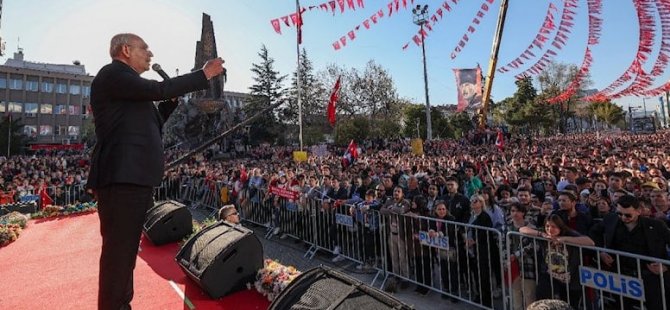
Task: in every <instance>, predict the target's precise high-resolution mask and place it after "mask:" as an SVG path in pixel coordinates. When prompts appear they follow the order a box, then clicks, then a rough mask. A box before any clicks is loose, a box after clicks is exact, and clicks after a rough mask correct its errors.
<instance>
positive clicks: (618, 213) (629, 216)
mask: <svg viewBox="0 0 670 310" xmlns="http://www.w3.org/2000/svg"><path fill="white" fill-rule="evenodd" d="M616 215H618V216H619V217H624V218H627V219H629V218H632V217H633V215H632V214H628V213H622V212H617V213H616Z"/></svg>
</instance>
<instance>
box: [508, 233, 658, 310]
mask: <svg viewBox="0 0 670 310" xmlns="http://www.w3.org/2000/svg"><path fill="white" fill-rule="evenodd" d="M507 244H509V245H516V246H510V247H508V248H507V257H514V258H515V259H514V260H515V261H516V262H518V264H517V263H515V262H512V260H511V259H508V260H506V262H505V263H506V272H507V274H508V275H510V279H511V280H512V284H511V285H510V286H509V287H510V291H511V296H512V300H511V304H512V307H511V308H512V309H525V306H527V304H528V303H530V302H532V301H533V300H536V299H544V298H558V299H562V300H564V301H567V302H568V303H570V305H571V306H572V307H573V308H574V309H622V310H623V309H626V310H628V309H647V310H667V309H668V302H669V301H670V298H669V295H670V294H669V292H670V291H668V286H669V285H670V278H669V277H670V273H669V272H668V267H669V266H670V261H668V260H663V259H659V258H655V257H649V256H642V255H636V254H631V253H626V252H621V251H616V250H611V249H606V248H598V247H590V246H581V245H575V244H568V243H559V242H557V241H555V240H548V239H545V238H542V237H538V236H529V235H524V234H521V233H517V232H509V233H508V234H507ZM515 265H516V266H515ZM529 269H530V270H529ZM529 271H530V272H529ZM528 275H530V276H534V278H532V277H529V276H528ZM532 292H536V294H535V296H527V295H529V294H530V293H532ZM524 294H527V295H524Z"/></svg>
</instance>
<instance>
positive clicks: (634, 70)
mask: <svg viewBox="0 0 670 310" xmlns="http://www.w3.org/2000/svg"><path fill="white" fill-rule="evenodd" d="M633 4H634V5H635V10H636V12H637V16H638V22H639V24H640V31H639V39H638V48H637V52H636V54H635V58H634V59H633V61H632V62H631V64H630V66H629V67H628V69H626V71H625V72H624V73H623V74H622V75H621V76H619V77H618V78H617V79H616V80H615V81H614V82H612V83H611V84H610V85H609V86H607V87H605V88H604V89H602V90H600V91H599V92H597V93H595V94H594V95H592V96H588V97H586V98H584V100H586V101H592V99H593V97H600V98H602V97H605V98H610V97H612V94H611V93H612V92H613V91H614V90H615V89H617V88H619V87H620V86H621V85H623V84H624V83H626V82H628V81H630V80H631V79H633V77H634V76H636V75H637V74H638V73H639V72H640V71H642V65H643V64H644V63H645V62H646V61H647V59H648V56H649V54H650V53H651V49H652V46H653V44H654V25H655V22H654V19H653V17H650V18H648V17H647V15H649V13H648V10H650V9H651V5H652V4H651V1H650V0H633ZM614 95H620V94H614Z"/></svg>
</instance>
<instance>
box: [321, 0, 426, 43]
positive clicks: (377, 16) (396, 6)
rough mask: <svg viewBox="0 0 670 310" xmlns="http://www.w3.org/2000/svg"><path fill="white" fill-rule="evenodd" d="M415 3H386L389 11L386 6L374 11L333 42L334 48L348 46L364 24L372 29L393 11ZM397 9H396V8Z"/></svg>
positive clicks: (398, 10)
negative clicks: (385, 10) (385, 8)
mask: <svg viewBox="0 0 670 310" xmlns="http://www.w3.org/2000/svg"><path fill="white" fill-rule="evenodd" d="M408 2H409V3H410V4H414V0H409V1H408V0H391V1H389V3H388V4H387V5H386V7H387V8H388V12H387V13H384V8H381V9H379V10H378V11H377V12H375V13H373V14H372V15H371V16H370V17H369V18H366V19H365V20H364V21H363V22H362V23H360V24H358V25H357V26H356V27H354V29H352V30H350V31H349V32H347V34H346V35H343V36H341V37H340V39H339V40H336V41H334V42H333V49H334V50H336V51H338V50H340V49H342V48H344V47H346V46H347V38H349V39H348V41H353V40H355V39H356V31H359V30H360V29H361V26H363V27H364V28H365V29H368V30H369V29H370V28H371V27H372V26H373V25H375V24H377V23H378V22H379V20H380V19H382V18H384V17H385V16H386V17H391V16H392V15H393V12H396V13H397V12H400V8H402V9H407V3H408ZM394 9H395V10H394ZM371 22H372V23H371Z"/></svg>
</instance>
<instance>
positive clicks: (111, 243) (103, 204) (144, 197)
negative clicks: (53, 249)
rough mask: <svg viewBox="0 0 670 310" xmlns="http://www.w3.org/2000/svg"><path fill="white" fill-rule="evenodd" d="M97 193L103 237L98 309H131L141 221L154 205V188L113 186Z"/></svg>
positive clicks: (129, 185) (142, 221) (126, 185)
mask: <svg viewBox="0 0 670 310" xmlns="http://www.w3.org/2000/svg"><path fill="white" fill-rule="evenodd" d="M97 194H98V216H99V217H100V234H101V235H102V253H101V255H100V275H99V280H98V309H110V310H119V309H130V301H131V300H132V299H133V270H134V269H135V261H136V259H137V250H138V247H139V245H140V236H141V234H142V225H143V223H144V218H145V215H146V212H147V210H148V209H149V207H151V205H152V204H153V188H151V187H147V186H137V185H131V184H112V185H109V186H107V187H104V188H100V189H98V190H97Z"/></svg>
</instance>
